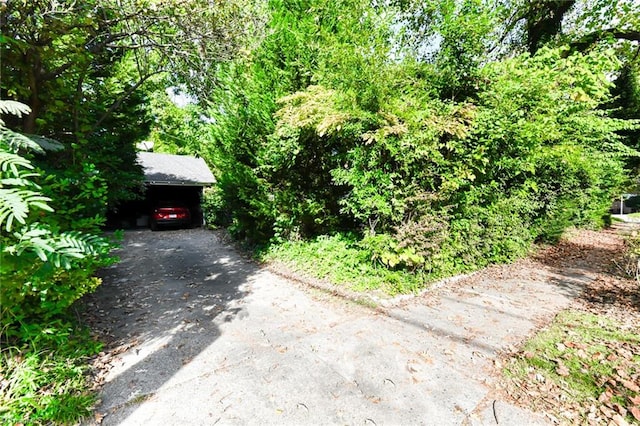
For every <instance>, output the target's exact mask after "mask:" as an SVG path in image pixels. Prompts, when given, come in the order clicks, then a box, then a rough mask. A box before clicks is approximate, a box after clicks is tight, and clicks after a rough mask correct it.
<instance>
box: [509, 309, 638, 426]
mask: <svg viewBox="0 0 640 426" xmlns="http://www.w3.org/2000/svg"><path fill="white" fill-rule="evenodd" d="M638 347H640V334H638V332H637V330H633V331H629V330H628V329H625V328H624V327H623V326H622V325H621V324H618V323H617V322H615V321H613V320H611V319H608V318H605V317H603V316H601V315H593V314H590V313H585V312H580V311H574V310H568V311H564V312H561V313H560V314H558V316H557V317H556V318H555V320H554V321H553V323H552V324H551V325H550V326H549V327H548V328H547V329H545V330H543V331H542V332H540V333H538V334H537V335H536V336H534V337H533V338H532V339H531V340H529V341H528V342H527V343H526V344H525V345H524V347H523V348H522V349H521V351H520V352H519V353H517V354H516V355H515V356H514V357H512V358H511V359H510V360H509V362H508V363H507V364H506V366H505V367H504V373H505V376H506V377H507V378H508V386H507V388H508V390H509V392H510V393H511V395H512V396H513V397H514V398H515V399H516V400H518V401H520V402H522V403H523V404H526V405H527V406H530V407H533V408H535V409H538V410H544V411H546V412H548V413H551V414H552V415H554V416H556V417H557V419H558V420H559V421H561V422H565V423H588V424H611V422H613V423H615V424H623V423H620V421H621V420H623V421H626V422H633V421H636V422H637V421H640V388H639V386H640V353H639V352H638V351H637V348H638Z"/></svg>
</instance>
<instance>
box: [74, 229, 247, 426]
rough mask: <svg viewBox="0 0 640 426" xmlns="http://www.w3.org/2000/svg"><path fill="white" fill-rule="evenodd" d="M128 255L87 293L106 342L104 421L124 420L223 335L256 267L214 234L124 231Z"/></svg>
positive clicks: (88, 311)
mask: <svg viewBox="0 0 640 426" xmlns="http://www.w3.org/2000/svg"><path fill="white" fill-rule="evenodd" d="M115 254H116V255H117V256H119V257H120V259H121V261H120V262H119V263H118V264H116V265H114V266H112V267H110V268H107V269H105V270H103V271H101V273H100V276H101V278H102V280H103V283H102V285H101V286H100V287H99V288H98V290H97V291H96V292H95V293H94V294H92V295H89V296H88V297H86V298H85V299H84V300H83V302H84V307H85V314H84V315H85V318H86V320H87V322H88V323H89V324H90V325H91V327H92V328H93V329H94V331H96V332H97V333H98V334H99V335H100V337H101V338H102V339H103V340H105V341H107V342H108V344H107V348H106V349H105V352H106V354H104V356H103V357H102V359H99V360H98V363H99V364H100V365H101V366H102V367H103V368H104V367H106V368H108V369H109V371H108V372H106V373H104V372H103V373H102V374H104V377H102V378H103V379H104V380H105V382H104V386H103V389H102V395H103V400H102V401H101V404H100V406H99V407H98V409H97V412H98V414H96V419H98V420H101V416H102V415H106V417H105V418H104V421H103V423H102V424H117V423H112V421H110V418H111V417H112V416H111V415H112V414H113V413H115V412H116V411H117V412H118V416H116V417H118V418H124V417H126V415H127V412H130V411H133V410H134V409H135V406H136V405H137V403H139V402H141V401H143V400H146V399H148V398H150V397H152V396H153V395H154V394H155V392H156V391H157V390H158V389H159V388H160V387H161V386H162V385H163V384H164V383H165V382H166V381H167V380H169V379H170V378H171V377H172V376H173V375H174V374H175V373H177V372H178V371H179V370H180V369H181V368H182V367H184V366H185V365H186V364H188V363H189V362H190V361H191V360H192V359H193V358H194V357H196V356H197V355H198V354H199V353H201V352H202V351H203V350H204V349H205V348H206V347H208V346H209V345H210V344H211V343H212V342H214V341H215V340H216V339H217V338H218V337H219V336H220V328H219V325H220V324H221V323H224V322H229V321H231V320H232V319H233V318H235V317H236V316H240V317H242V315H243V298H244V297H245V296H246V295H247V294H248V292H249V289H248V285H249V284H247V283H248V282H249V281H250V280H249V277H250V276H251V275H252V274H254V273H255V272H256V270H257V269H256V267H255V265H253V264H252V263H251V262H249V261H245V260H243V259H242V258H241V257H240V256H239V255H238V254H237V253H234V252H232V249H230V248H229V247H227V246H225V245H223V244H221V243H220V241H219V238H218V237H217V235H216V234H215V233H214V232H210V231H206V230H202V229H196V230H176V231H165V232H154V233H152V232H150V231H147V230H139V231H131V232H127V233H126V234H125V240H124V242H123V246H122V248H121V249H120V250H118V251H117V252H116V253H115Z"/></svg>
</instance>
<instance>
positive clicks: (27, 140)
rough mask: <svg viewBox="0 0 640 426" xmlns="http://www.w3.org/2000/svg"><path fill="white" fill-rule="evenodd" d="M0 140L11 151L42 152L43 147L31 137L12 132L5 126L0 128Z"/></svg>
mask: <svg viewBox="0 0 640 426" xmlns="http://www.w3.org/2000/svg"><path fill="white" fill-rule="evenodd" d="M0 141H2V143H3V144H5V145H6V146H7V147H8V148H9V150H10V151H12V152H18V151H20V150H26V151H33V152H37V153H38V154H44V149H43V148H42V147H41V146H40V145H39V144H38V143H37V142H36V141H34V140H33V138H32V137H29V136H27V135H23V134H22V133H17V132H14V131H12V130H9V129H7V128H4V129H0Z"/></svg>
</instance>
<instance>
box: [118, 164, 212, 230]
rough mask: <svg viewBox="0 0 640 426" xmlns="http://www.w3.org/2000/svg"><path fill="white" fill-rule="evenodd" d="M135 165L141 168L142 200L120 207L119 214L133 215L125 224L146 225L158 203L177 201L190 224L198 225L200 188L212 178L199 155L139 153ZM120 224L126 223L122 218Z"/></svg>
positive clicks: (201, 191)
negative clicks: (186, 211)
mask: <svg viewBox="0 0 640 426" xmlns="http://www.w3.org/2000/svg"><path fill="white" fill-rule="evenodd" d="M138 164H140V165H141V166H142V168H143V170H144V184H145V191H144V199H143V200H140V201H138V202H135V203H129V204H127V205H126V206H121V213H125V215H126V216H128V217H131V218H133V217H135V222H134V223H131V222H132V221H126V222H129V223H128V225H129V226H148V225H149V213H150V212H151V210H152V209H153V208H154V206H155V205H157V204H158V203H159V202H163V201H179V202H182V203H184V204H186V205H187V206H188V207H189V209H190V210H191V215H192V217H193V221H194V223H193V224H194V225H195V226H200V225H202V217H203V216H202V208H201V206H200V204H201V201H202V194H203V189H204V188H205V187H207V186H211V185H212V184H214V183H215V181H216V180H215V178H214V177H213V174H212V173H211V170H209V167H208V166H207V164H206V163H205V162H204V160H203V159H202V158H197V157H193V156H189V155H173V154H161V153H155V152H139V153H138ZM119 222H120V225H125V226H126V225H127V224H126V223H123V222H125V221H124V220H123V219H122V218H120V220H119Z"/></svg>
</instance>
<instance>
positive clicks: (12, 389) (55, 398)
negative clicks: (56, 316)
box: [0, 323, 101, 425]
mask: <svg viewBox="0 0 640 426" xmlns="http://www.w3.org/2000/svg"><path fill="white" fill-rule="evenodd" d="M23 332H24V333H25V334H26V335H28V336H32V338H30V339H24V340H23V342H24V343H21V344H19V345H18V344H15V343H14V344H13V345H12V344H11V343H9V342H7V343H4V342H3V344H2V350H0V424H24V425H40V424H75V423H77V422H78V421H79V420H80V419H82V418H83V417H86V416H88V415H90V414H91V410H92V407H93V405H94V404H95V402H96V395H95V394H94V392H92V391H91V390H90V389H91V386H92V381H91V378H90V376H89V373H90V366H89V362H88V361H89V358H90V357H91V356H92V355H95V354H96V353H98V351H99V350H100V347H101V345H100V344H99V343H97V342H96V341H94V340H93V339H92V338H91V337H90V336H89V333H88V332H87V331H86V330H80V329H77V328H75V327H73V326H70V325H68V324H63V323H58V324H56V325H55V326H47V327H40V326H31V327H30V328H29V330H23Z"/></svg>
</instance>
